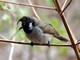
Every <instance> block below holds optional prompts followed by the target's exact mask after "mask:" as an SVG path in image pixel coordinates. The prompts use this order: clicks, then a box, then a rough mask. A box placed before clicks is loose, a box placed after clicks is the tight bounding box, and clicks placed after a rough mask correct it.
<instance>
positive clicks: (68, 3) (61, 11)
mask: <svg viewBox="0 0 80 60" xmlns="http://www.w3.org/2000/svg"><path fill="white" fill-rule="evenodd" d="M71 2H72V0H70V1H69V3H68V4H67V6H66V7H65V8H64V9H63V10H62V11H61V12H60V14H62V13H63V12H64V11H65V10H66V9H67V7H68V6H69V5H70V4H71Z"/></svg>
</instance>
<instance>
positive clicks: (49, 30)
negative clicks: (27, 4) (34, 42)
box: [34, 18, 68, 42]
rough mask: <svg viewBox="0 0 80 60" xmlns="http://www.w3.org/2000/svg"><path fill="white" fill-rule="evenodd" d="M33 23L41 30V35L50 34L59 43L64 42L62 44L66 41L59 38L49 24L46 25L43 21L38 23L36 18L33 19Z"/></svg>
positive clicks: (63, 38) (61, 37)
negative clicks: (59, 41)
mask: <svg viewBox="0 0 80 60" xmlns="http://www.w3.org/2000/svg"><path fill="white" fill-rule="evenodd" d="M34 21H35V23H36V24H37V25H38V26H39V27H40V28H41V29H42V30H43V33H46V34H51V35H52V36H53V37H55V38H57V39H59V40H61V41H64V42H67V41H68V39H67V38H65V37H63V36H61V35H60V34H59V33H58V32H57V30H56V29H55V28H54V27H53V26H52V25H51V24H49V23H46V22H44V21H40V20H38V19H37V18H34Z"/></svg>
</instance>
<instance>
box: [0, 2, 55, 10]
mask: <svg viewBox="0 0 80 60" xmlns="http://www.w3.org/2000/svg"><path fill="white" fill-rule="evenodd" d="M0 2H4V3H10V4H15V5H22V6H29V7H35V8H42V9H49V10H56V8H52V7H46V6H39V5H30V4H24V3H18V2H11V1H0Z"/></svg>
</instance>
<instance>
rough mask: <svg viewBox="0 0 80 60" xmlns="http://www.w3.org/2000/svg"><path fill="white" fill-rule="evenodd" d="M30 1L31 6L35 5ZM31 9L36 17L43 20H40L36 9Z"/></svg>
mask: <svg viewBox="0 0 80 60" xmlns="http://www.w3.org/2000/svg"><path fill="white" fill-rule="evenodd" d="M28 1H29V4H30V5H33V4H32V2H31V0H28ZM31 8H32V10H33V12H34V14H35V16H36V17H37V18H38V19H39V20H41V18H40V17H39V15H38V14H37V12H36V10H35V8H34V7H31Z"/></svg>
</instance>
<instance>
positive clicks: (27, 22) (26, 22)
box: [17, 16, 35, 32]
mask: <svg viewBox="0 0 80 60" xmlns="http://www.w3.org/2000/svg"><path fill="white" fill-rule="evenodd" d="M19 22H22V28H23V30H24V31H26V32H29V31H32V30H33V28H34V27H35V22H34V20H33V19H32V18H31V17H28V16H24V17H22V18H21V19H20V20H19V21H18V22H17V24H18V23H19Z"/></svg>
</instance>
